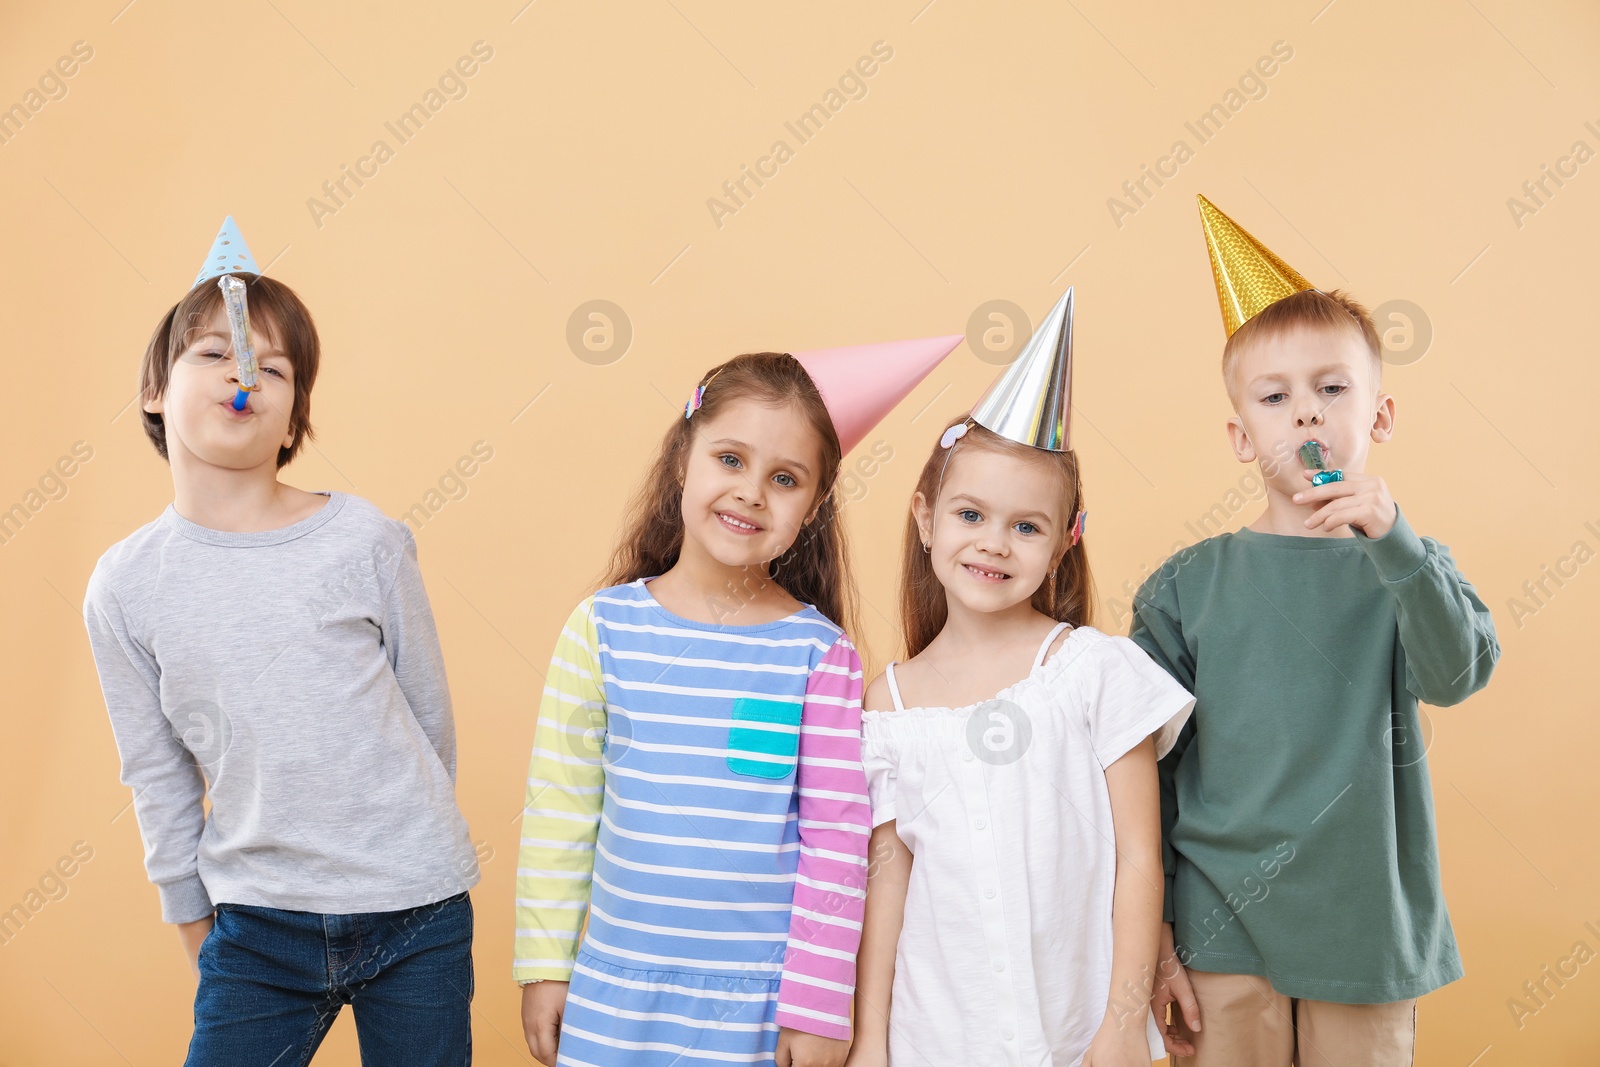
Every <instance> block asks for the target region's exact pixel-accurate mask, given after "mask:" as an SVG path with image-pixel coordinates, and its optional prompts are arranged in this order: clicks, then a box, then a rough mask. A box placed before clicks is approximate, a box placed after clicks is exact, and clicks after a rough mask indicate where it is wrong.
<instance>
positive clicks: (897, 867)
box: [849, 819, 911, 1067]
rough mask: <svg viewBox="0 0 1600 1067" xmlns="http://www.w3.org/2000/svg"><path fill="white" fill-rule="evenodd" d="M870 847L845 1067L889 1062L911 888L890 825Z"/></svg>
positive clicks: (905, 853)
mask: <svg viewBox="0 0 1600 1067" xmlns="http://www.w3.org/2000/svg"><path fill="white" fill-rule="evenodd" d="M869 847H870V849H871V851H870V854H869V858H868V863H867V914H866V919H865V921H864V922H863V923H862V927H861V954H860V955H859V956H858V957H857V958H856V1041H855V1045H854V1046H853V1047H852V1048H851V1050H850V1060H849V1067H857V1065H860V1067H866V1065H867V1064H874V1063H887V1062H888V1060H889V997H890V992H891V990H892V988H893V986H894V960H895V951H896V948H897V947H898V946H899V944H900V928H901V926H902V924H903V923H904V922H905V916H906V888H907V886H909V885H910V883H911V850H910V849H909V848H907V847H906V846H905V842H903V841H901V840H900V835H899V833H898V832H897V831H896V829H895V822H894V820H892V819H891V820H890V821H889V822H886V823H884V824H883V825H881V826H879V827H877V828H876V829H874V830H873V831H872V843H871V845H870V846H869Z"/></svg>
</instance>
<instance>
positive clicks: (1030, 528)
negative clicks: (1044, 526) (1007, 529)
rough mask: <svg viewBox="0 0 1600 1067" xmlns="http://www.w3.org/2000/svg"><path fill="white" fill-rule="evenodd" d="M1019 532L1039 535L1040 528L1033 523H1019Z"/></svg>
mask: <svg viewBox="0 0 1600 1067" xmlns="http://www.w3.org/2000/svg"><path fill="white" fill-rule="evenodd" d="M1017 532H1018V533H1023V534H1032V533H1038V532H1039V527H1037V526H1035V525H1034V524H1033V523H1031V522H1019V523H1017Z"/></svg>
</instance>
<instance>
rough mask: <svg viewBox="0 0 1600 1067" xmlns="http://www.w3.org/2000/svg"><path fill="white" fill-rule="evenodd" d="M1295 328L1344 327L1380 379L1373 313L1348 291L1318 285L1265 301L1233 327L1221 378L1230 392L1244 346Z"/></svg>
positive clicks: (1379, 346) (1380, 362) (1380, 354)
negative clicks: (1358, 341) (1326, 289)
mask: <svg viewBox="0 0 1600 1067" xmlns="http://www.w3.org/2000/svg"><path fill="white" fill-rule="evenodd" d="M1297 329H1308V330H1347V331H1349V332H1351V333H1353V334H1354V335H1355V336H1357V337H1359V338H1360V339H1361V341H1362V343H1363V344H1365V345H1366V346H1367V351H1368V352H1370V353H1371V354H1372V370H1373V380H1374V381H1375V382H1376V381H1382V380H1383V342H1382V341H1381V340H1379V338H1378V328H1377V326H1375V325H1374V324H1373V322H1372V313H1371V312H1369V311H1368V310H1367V309H1366V307H1365V306H1364V305H1362V304H1361V303H1360V302H1359V301H1357V300H1355V299H1354V298H1353V297H1351V296H1350V295H1349V294H1348V293H1345V292H1343V291H1342V290H1339V289H1335V290H1333V291H1332V292H1330V293H1325V292H1323V291H1322V290H1320V289H1307V290H1305V291H1304V292H1300V293H1295V294H1294V295H1293V296H1286V297H1284V298H1283V299H1282V300H1278V301H1275V302H1273V303H1271V304H1268V305H1267V306H1266V307H1265V308H1263V309H1262V310H1261V311H1260V312H1258V313H1257V314H1256V316H1255V317H1254V318H1252V319H1250V320H1249V321H1248V322H1246V323H1245V324H1244V325H1242V326H1240V327H1239V328H1238V329H1237V330H1235V331H1233V336H1232V337H1230V338H1228V343H1227V344H1226V345H1225V346H1224V347H1223V349H1222V381H1223V384H1224V385H1226V386H1227V388H1228V395H1229V396H1233V371H1234V365H1235V364H1236V363H1238V361H1239V355H1240V353H1242V352H1243V351H1244V350H1245V349H1246V348H1248V347H1250V346H1251V345H1254V344H1257V343H1259V342H1262V341H1270V340H1273V339H1275V338H1278V337H1282V336H1283V335H1284V334H1286V333H1290V332H1292V331H1294V330H1297Z"/></svg>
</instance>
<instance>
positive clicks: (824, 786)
mask: <svg viewBox="0 0 1600 1067" xmlns="http://www.w3.org/2000/svg"><path fill="white" fill-rule="evenodd" d="M860 694H861V665H860V661H859V659H858V658H857V656H856V652H855V649H854V647H853V646H852V645H851V643H850V640H849V638H848V637H846V636H845V635H844V634H843V633H842V632H841V631H840V630H839V628H838V627H837V626H835V625H834V624H833V623H831V622H830V621H828V620H827V619H826V618H825V617H824V616H822V615H821V614H820V613H819V612H817V611H816V609H815V608H811V607H806V608H803V609H802V610H800V611H798V612H796V613H795V614H793V615H791V616H789V617H788V618H785V619H781V620H777V621H775V622H771V623H766V624H761V625H755V626H715V625H709V624H705V623H699V622H695V621H692V620H688V619H684V618H681V617H679V616H676V615H673V614H671V613H670V612H668V611H667V610H666V609H665V608H663V607H662V606H661V605H660V604H659V603H658V602H657V601H656V600H655V598H654V597H653V596H652V595H651V594H650V592H649V590H648V587H647V583H646V582H643V581H640V582H634V583H630V584H628V585H624V586H617V587H613V588H610V589H604V590H601V591H600V592H599V593H597V594H596V595H595V596H594V597H592V598H591V599H590V600H588V601H585V602H584V603H583V604H581V605H579V607H578V609H577V610H576V611H574V612H573V614H572V617H571V619H569V621H568V623H567V626H566V628H565V630H564V632H563V635H562V639H561V641H560V642H559V643H558V645H557V648H556V652H555V655H554V657H553V658H552V664H551V672H550V675H549V678H548V683H547V689H546V692H545V697H544V700H543V702H542V705H541V709H540V721H539V726H538V730H537V732H536V735H535V740H534V755H533V761H532V765H531V768H530V771H529V783H528V804H527V810H526V812H525V815H524V820H523V842H522V848H521V853H520V855H519V859H518V871H517V874H518V879H517V885H518V894H517V895H518V902H517V903H518V908H517V943H516V961H515V965H514V973H515V975H516V977H517V978H518V979H520V980H523V981H527V980H530V979H534V978H543V979H558V980H570V982H571V986H570V987H569V990H568V995H567V1005H566V1014H565V1017H564V1020H563V1025H562V1032H561V1051H560V1059H559V1063H560V1065H561V1067H611V1065H616V1064H627V1065H629V1067H656V1065H660V1067H667V1065H669V1064H670V1065H672V1067H688V1065H690V1064H699V1063H704V1064H729V1063H770V1062H771V1061H772V1058H773V1051H774V1049H775V1047H776V1044H777V1035H778V1029H779V1027H780V1026H784V1027H791V1028H795V1029H800V1030H805V1031H808V1032H811V1033H818V1034H822V1035H825V1036H829V1037H836V1038H847V1037H848V1036H849V1034H850V1019H849V1011H850V998H851V994H852V992H853V989H854V976H855V952H856V947H857V944H858V942H859V939H860V923H861V909H862V899H863V895H864V884H865V873H866V847H867V837H868V832H869V822H870V813H869V809H868V805H867V797H866V777H865V772H864V771H863V769H862V765H861V750H860V741H861V732H860V731H861V727H860V722H861V711H860ZM597 741H602V744H600V745H597V744H596V742H597ZM586 913H587V918H588V926H587V930H584V929H583V920H584V917H585V914H586ZM580 931H582V935H581V940H580Z"/></svg>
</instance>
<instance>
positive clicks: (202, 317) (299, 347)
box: [139, 273, 322, 469]
mask: <svg viewBox="0 0 1600 1067" xmlns="http://www.w3.org/2000/svg"><path fill="white" fill-rule="evenodd" d="M234 277H236V278H238V279H239V280H241V281H243V282H244V283H245V284H246V285H247V286H249V288H250V293H249V301H250V324H251V327H252V329H260V328H262V327H263V326H264V328H265V330H266V332H267V333H268V334H270V335H271V337H272V339H273V341H274V342H275V343H276V344H277V346H278V347H279V348H280V349H282V350H283V353H284V355H285V356H287V357H288V359H289V365H290V366H291V367H293V368H294V406H293V407H292V408H291V409H290V411H289V429H290V431H291V432H292V433H293V434H294V443H293V444H291V445H290V446H289V447H288V448H280V449H278V467H279V468H280V469H281V468H283V467H284V466H285V465H286V464H288V462H289V461H290V460H291V459H293V458H294V457H295V453H297V452H299V451H300V445H301V444H302V443H303V442H305V441H307V440H309V439H310V438H311V437H313V436H314V434H313V431H312V429H311V387H312V386H313V385H314V384H316V381H317V364H318V363H319V362H320V360H321V357H322V345H321V342H320V341H318V340H317V326H316V323H314V322H313V321H311V312H310V311H308V310H306V306H305V305H304V304H302V303H301V302H300V298H299V297H298V296H295V295H294V290H293V289H290V288H289V287H288V286H287V285H284V284H283V283H282V282H280V281H275V280H274V279H272V278H266V277H262V276H261V275H257V274H246V273H240V274H235V275H234ZM221 306H222V290H221V288H220V287H219V286H218V285H217V283H216V279H214V278H212V279H208V280H206V281H203V282H200V283H198V284H197V285H195V287H194V288H193V289H190V290H189V292H188V295H186V296H185V297H184V298H183V299H182V300H180V301H178V302H177V303H176V304H174V305H173V307H172V310H170V311H168V312H167V313H166V315H164V316H162V319H161V322H160V323H158V324H157V325H156V329H155V332H154V333H152V334H151V335H150V343H149V344H148V345H146V346H145V350H144V360H143V362H142V363H140V365H139V400H140V402H141V405H142V404H143V402H144V401H146V400H151V399H154V398H157V397H161V396H164V395H165V394H166V391H167V382H168V380H169V379H170V377H171V375H172V364H173V361H174V360H176V359H177V358H178V355H179V354H180V353H181V352H182V351H183V350H184V349H185V348H186V347H188V344H189V338H190V337H191V336H193V334H194V332H195V331H196V330H200V329H204V328H205V327H206V326H207V325H208V324H209V323H210V322H211V318H212V316H213V315H215V314H216V312H217V309H218V308H219V307H221ZM179 324H182V326H181V328H180V325H179ZM139 415H140V419H141V420H142V421H143V423H144V432H145V436H146V437H148V438H150V443H151V444H153V445H155V446H156V451H157V452H159V453H161V458H162V459H166V458H167V425H166V422H165V421H163V419H162V418H161V416H160V415H157V414H153V413H152V412H148V411H144V410H142V408H141V410H140V412H139Z"/></svg>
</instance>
